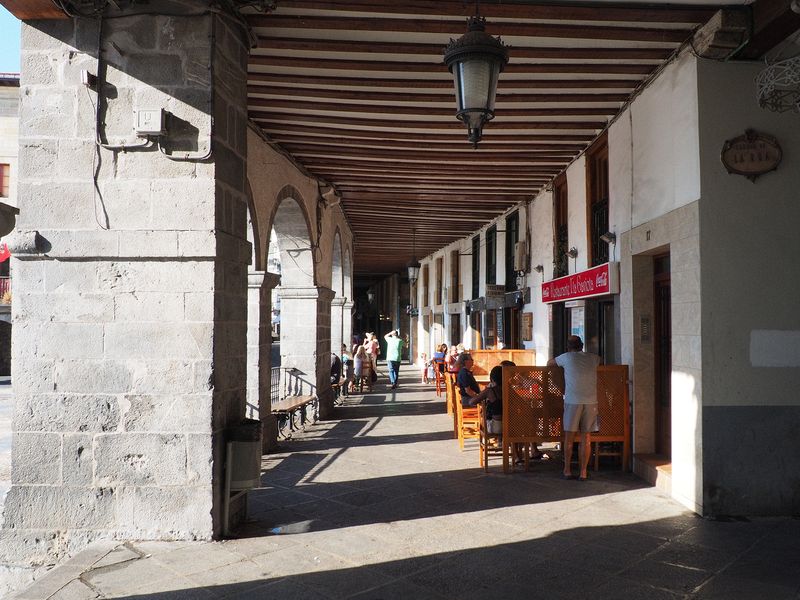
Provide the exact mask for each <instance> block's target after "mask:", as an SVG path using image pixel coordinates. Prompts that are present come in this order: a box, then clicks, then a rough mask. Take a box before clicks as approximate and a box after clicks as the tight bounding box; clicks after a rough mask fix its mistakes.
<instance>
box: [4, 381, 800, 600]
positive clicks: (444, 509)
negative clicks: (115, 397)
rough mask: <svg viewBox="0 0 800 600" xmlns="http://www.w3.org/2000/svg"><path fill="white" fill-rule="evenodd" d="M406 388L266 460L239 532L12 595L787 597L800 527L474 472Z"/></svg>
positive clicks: (124, 554)
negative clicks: (713, 517)
mask: <svg viewBox="0 0 800 600" xmlns="http://www.w3.org/2000/svg"><path fill="white" fill-rule="evenodd" d="M407 372H408V371H407ZM409 380H410V377H406V378H405V380H402V385H401V387H400V388H399V389H398V390H395V391H392V390H388V389H387V388H386V386H378V389H377V391H376V392H375V393H371V394H365V395H363V396H355V397H351V398H350V399H348V400H347V402H346V404H345V406H343V407H341V408H339V409H337V411H338V412H337V415H336V416H337V418H336V419H335V420H331V421H327V422H324V423H320V424H318V425H316V426H314V427H311V428H309V430H308V431H307V432H306V433H304V434H300V435H298V436H296V438H295V439H293V440H291V441H289V442H285V443H283V451H282V452H280V453H278V454H272V455H269V456H266V457H265V460H264V469H265V473H264V476H263V487H262V488H261V489H258V490H255V491H253V492H252V493H251V497H250V522H249V523H248V524H247V525H246V527H244V528H243V529H242V530H240V531H239V532H238V535H239V537H238V538H237V539H230V540H226V541H222V542H216V543H199V542H194V543H187V542H136V541H134V542H127V543H124V544H123V543H113V542H108V543H98V544H95V545H93V546H91V547H90V548H89V549H87V550H86V551H84V552H83V553H81V554H80V555H78V556H76V557H74V558H73V559H72V560H71V561H69V562H67V563H66V564H64V565H62V566H60V567H59V568H57V569H55V570H53V571H51V572H50V573H48V574H47V575H46V576H45V577H44V578H42V579H40V580H39V581H37V582H36V583H34V585H33V586H32V587H30V588H29V589H28V590H27V591H25V592H22V593H21V594H19V595H18V598H20V599H23V598H24V599H33V598H36V599H43V598H53V599H62V600H83V599H88V598H129V599H137V600H142V599H148V600H152V599H157V598H158V599H165V600H188V599H213V598H248V599H249V598H253V599H259V598H265V599H267V598H268V599H276V600H280V599H298V600H316V599H338V598H354V599H355V598H358V599H365V600H366V599H369V600H378V599H381V600H392V599H400V598H403V599H420V600H427V599H442V598H458V599H459V600H474V599H483V598H491V599H500V600H513V599H524V600H532V599H536V598H545V599H549V600H552V599H560V598H614V599H617V598H619V599H632V598H643V599H646V600H659V599H662V598H663V599H675V598H708V599H710V598H719V599H726V600H727V599H731V598H759V599H760V598H765V599H773V600H780V599H783V598H786V599H795V600H796V599H797V598H800V520H793V519H788V518H785V519H753V520H750V521H746V520H741V521H737V520H731V521H729V522H719V521H714V522H712V521H707V520H704V519H700V518H698V517H696V516H694V515H693V514H691V513H689V512H687V511H685V510H684V509H683V508H682V507H681V506H679V505H678V504H676V503H675V502H673V501H672V500H670V499H669V498H667V497H666V496H664V495H663V494H662V493H661V492H659V491H657V490H655V489H653V488H650V487H648V486H646V485H644V484H643V483H642V482H641V481H639V480H637V479H636V478H634V477H633V476H632V475H629V474H623V473H620V472H618V471H613V470H602V471H601V472H599V473H597V474H594V473H593V474H592V478H591V479H590V480H589V481H588V482H578V481H563V480H561V479H560V478H559V476H558V474H559V472H558V465H557V464H556V462H557V461H555V460H553V461H551V462H549V463H543V464H537V465H535V466H534V467H533V468H532V470H531V471H530V472H527V473H522V472H517V473H515V474H512V475H503V473H502V469H501V468H500V466H499V465H498V464H497V462H498V461H497V459H495V461H494V464H493V465H492V467H491V472H490V473H489V474H484V472H483V471H482V470H480V469H479V468H478V456H477V451H476V448H475V445H474V444H473V445H470V444H468V446H467V448H466V449H465V451H464V452H459V449H458V444H457V442H456V441H455V440H453V439H452V433H451V423H452V421H451V420H450V418H449V417H447V416H446V415H445V414H444V413H443V406H444V404H443V401H442V400H438V399H436V398H435V396H434V394H433V393H432V392H431V391H430V388H429V387H423V386H420V385H418V384H412V383H409Z"/></svg>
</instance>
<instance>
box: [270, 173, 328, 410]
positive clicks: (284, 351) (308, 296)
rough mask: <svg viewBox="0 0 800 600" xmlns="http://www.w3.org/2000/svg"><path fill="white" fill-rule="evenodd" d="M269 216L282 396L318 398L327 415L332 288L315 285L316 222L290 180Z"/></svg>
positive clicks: (277, 197)
mask: <svg viewBox="0 0 800 600" xmlns="http://www.w3.org/2000/svg"><path fill="white" fill-rule="evenodd" d="M275 200H276V202H275V206H274V208H273V212H272V215H271V218H270V225H271V226H270V228H269V229H268V230H267V231H270V238H271V241H274V242H275V245H276V246H277V248H278V255H279V262H280V284H279V285H278V287H277V301H278V302H279V304H280V342H279V343H280V366H281V371H280V377H281V381H280V386H279V387H280V395H281V396H293V395H311V396H316V397H317V398H318V399H319V406H320V412H321V414H322V416H323V417H325V416H327V414H329V412H330V410H332V408H333V397H332V390H331V386H330V339H331V338H330V327H331V321H330V319H331V300H332V296H333V294H332V292H331V290H330V289H328V288H326V287H322V286H318V285H317V279H318V277H317V273H316V268H317V262H316V260H315V251H316V244H315V243H314V238H313V235H312V232H313V231H315V230H316V229H315V227H313V226H312V225H314V224H315V223H314V222H313V221H312V219H311V218H310V217H309V214H308V212H307V210H306V203H305V201H304V199H303V196H302V195H301V194H300V192H299V191H298V190H297V188H295V187H294V186H292V185H286V186H284V187H283V188H282V189H281V190H280V191H279V192H278V194H277V196H276V199H275Z"/></svg>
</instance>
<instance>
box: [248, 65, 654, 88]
mask: <svg viewBox="0 0 800 600" xmlns="http://www.w3.org/2000/svg"><path fill="white" fill-rule="evenodd" d="M441 75H442V77H441V78H440V79H420V78H418V77H417V78H408V79H396V78H382V77H337V76H335V75H323V74H314V73H310V74H306V75H298V74H295V73H264V72H259V71H250V72H249V73H248V74H247V78H248V80H249V81H257V82H262V83H269V84H272V85H284V86H294V85H309V86H314V87H315V88H319V87H322V86H337V87H341V86H350V87H369V88H372V89H374V88H376V87H385V88H397V87H399V88H403V89H404V90H410V89H417V88H421V89H447V90H452V88H453V79H452V77H451V76H450V73H448V72H447V71H446V70H444V71H442V74H441ZM638 83H639V82H638V80H635V79H535V80H534V79H527V80H519V79H510V78H504V79H503V85H504V86H505V87H507V88H517V89H555V90H562V89H576V88H579V89H580V88H587V89H591V88H598V89H633V87H634V86H635V85H637V84H638Z"/></svg>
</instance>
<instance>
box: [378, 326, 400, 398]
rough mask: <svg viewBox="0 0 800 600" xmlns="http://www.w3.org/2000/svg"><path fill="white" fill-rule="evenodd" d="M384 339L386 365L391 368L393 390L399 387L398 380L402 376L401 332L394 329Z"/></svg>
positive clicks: (390, 375)
mask: <svg viewBox="0 0 800 600" xmlns="http://www.w3.org/2000/svg"><path fill="white" fill-rule="evenodd" d="M383 339H384V340H386V364H387V365H388V366H389V383H391V384H392V389H395V388H396V387H397V379H398V377H399V376H400V356H401V354H402V352H403V339H402V338H401V337H400V330H399V329H393V330H392V331H390V332H389V333H387V334H386V335H385V336H383Z"/></svg>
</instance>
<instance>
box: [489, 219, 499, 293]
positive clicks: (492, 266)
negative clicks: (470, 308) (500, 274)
mask: <svg viewBox="0 0 800 600" xmlns="http://www.w3.org/2000/svg"><path fill="white" fill-rule="evenodd" d="M495 283H497V226H495V225H492V226H491V227H489V229H487V230H486V284H487V285H494V284H495Z"/></svg>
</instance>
